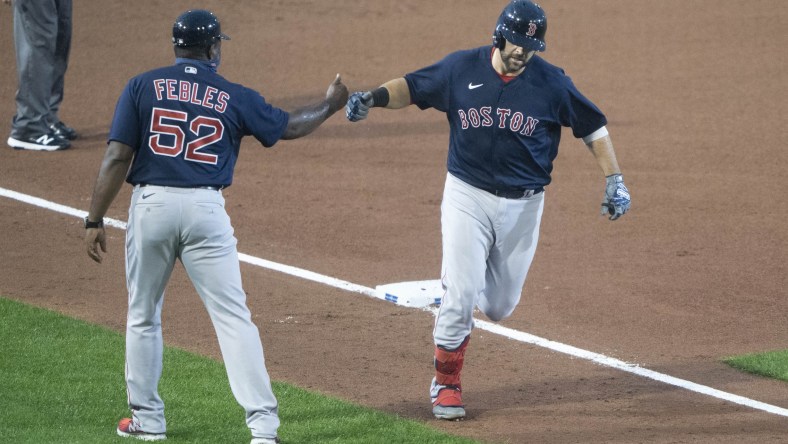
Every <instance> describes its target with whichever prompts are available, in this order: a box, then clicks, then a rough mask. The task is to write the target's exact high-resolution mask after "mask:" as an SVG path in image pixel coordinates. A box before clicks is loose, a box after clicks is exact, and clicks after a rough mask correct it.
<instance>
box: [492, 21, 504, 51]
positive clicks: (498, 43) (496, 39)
mask: <svg viewBox="0 0 788 444" xmlns="http://www.w3.org/2000/svg"><path fill="white" fill-rule="evenodd" d="M500 27H501V25H498V26H496V27H495V31H494V32H493V46H494V47H496V48H498V49H503V48H505V47H506V39H505V38H504V37H503V34H502V33H501V30H500V29H499V28H500Z"/></svg>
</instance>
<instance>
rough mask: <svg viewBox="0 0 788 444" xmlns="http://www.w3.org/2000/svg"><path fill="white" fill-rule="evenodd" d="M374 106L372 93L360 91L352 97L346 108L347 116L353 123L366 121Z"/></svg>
mask: <svg viewBox="0 0 788 444" xmlns="http://www.w3.org/2000/svg"><path fill="white" fill-rule="evenodd" d="M372 105H374V100H372V91H363V92H362V91H358V92H354V93H353V94H351V96H350V100H348V101H347V106H345V115H346V116H347V119H348V120H350V121H351V122H358V121H359V120H364V119H366V118H367V114H369V109H370V108H372Z"/></svg>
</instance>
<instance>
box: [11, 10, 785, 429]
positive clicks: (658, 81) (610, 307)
mask: <svg viewBox="0 0 788 444" xmlns="http://www.w3.org/2000/svg"><path fill="white" fill-rule="evenodd" d="M541 4H542V6H543V7H544V8H545V10H546V11H547V14H548V21H549V30H548V33H547V43H548V51H547V52H546V53H544V57H545V58H546V59H547V60H548V61H549V62H551V63H554V64H556V65H558V66H561V67H563V68H564V69H565V70H566V72H567V73H568V74H569V75H570V76H571V77H572V79H573V80H574V81H575V83H576V84H577V85H578V86H579V87H580V89H581V90H582V91H584V92H585V93H586V94H587V95H588V96H589V97H590V98H591V99H592V100H593V101H595V102H596V103H597V104H598V105H599V106H600V107H601V108H602V109H603V111H605V113H606V114H607V116H608V118H609V120H610V124H609V127H608V128H609V129H610V132H611V136H612V138H613V142H614V144H615V146H616V149H617V152H618V156H619V161H620V163H621V166H622V168H623V171H624V175H625V176H626V177H627V185H628V186H629V187H630V191H631V192H632V196H633V207H632V210H631V213H629V214H627V215H626V216H625V217H624V218H622V219H621V220H620V221H617V222H615V223H611V222H609V221H607V220H605V219H604V218H601V217H598V216H597V214H596V212H597V208H598V205H599V201H600V199H601V196H602V192H603V184H604V182H603V180H602V178H601V177H600V176H601V175H600V173H599V171H598V170H597V167H596V165H595V163H594V161H593V158H592V157H591V156H590V155H589V154H588V153H587V152H586V151H587V150H586V149H585V148H584V147H583V144H582V143H581V142H578V141H576V140H574V139H573V138H572V137H571V133H569V132H567V133H565V134H564V140H563V141H562V145H561V151H560V154H559V157H558V159H557V162H556V169H555V175H554V181H553V183H552V184H551V185H550V186H549V188H548V190H547V194H546V204H545V206H546V208H545V216H544V219H543V223H542V233H541V239H540V246H539V249H538V250H537V254H536V258H535V261H534V265H533V267H532V269H531V272H530V273H529V278H528V282H527V283H526V286H525V289H524V293H523V300H522V302H521V304H520V306H519V307H518V309H517V310H516V311H515V314H514V316H513V317H512V318H510V319H508V320H506V321H504V322H502V323H501V324H502V325H503V326H504V327H507V328H510V329H513V330H516V331H520V332H527V333H530V334H533V335H536V336H538V337H541V338H546V339H549V340H552V341H556V342H559V343H563V344H568V345H571V346H575V347H579V348H581V349H584V350H590V351H592V352H595V353H599V354H602V355H605V356H607V357H610V358H613V359H619V360H621V361H625V362H628V363H633V364H638V365H639V366H641V367H643V368H646V369H650V370H654V371H656V372H659V373H661V374H666V375H670V376H673V377H676V378H680V379H683V380H687V381H691V382H694V383H697V384H701V385H703V386H708V387H711V388H713V389H717V390H720V391H723V392H726V393H731V394H735V395H740V396H743V397H746V398H748V399H752V400H755V401H759V402H763V403H767V404H769V405H773V406H777V407H779V408H783V409H785V408H788V401H786V400H788V384H785V383H781V382H775V381H771V380H767V379H765V378H759V377H754V376H750V375H746V374H742V373H739V372H738V371H735V370H733V369H730V368H729V367H727V366H726V365H724V364H722V363H721V362H720V359H721V358H723V357H725V356H730V355H737V354H742V353H749V352H759V351H766V350H776V349H785V348H786V344H788V327H786V325H788V292H787V290H786V288H788V277H787V276H788V265H786V264H788V224H787V223H786V220H788V199H785V190H786V189H788V173H786V168H785V165H787V164H788V151H786V149H785V147H786V146H788V130H786V129H785V122H786V115H787V114H786V105H785V84H786V83H787V82H786V81H788V74H786V73H785V61H786V59H785V47H786V46H788V35H786V33H785V31H784V30H785V27H786V24H787V23H786V22H788V3H786V2H783V1H782V0H757V1H751V2H734V1H728V0H698V1H693V2H686V1H679V0H663V1H660V2H652V1H645V0H630V1H622V0H585V1H579V0H575V1H562V2H559V1H543V2H541ZM504 5H505V1H494V2H474V1H470V0H461V1H443V0H435V1H430V2H423V1H418V0H401V1H398V2H396V3H393V2H383V1H374V2H372V1H371V2H358V1H355V2H351V1H345V0H337V1H333V2H321V1H317V0H314V1H309V0H303V1H278V0H277V1H265V2H240V1H233V2H219V1H207V2H203V3H200V4H199V5H197V4H194V3H189V2H184V1H180V0H178V1H168V2H163V1H154V0H143V1H137V2H133V5H132V4H131V3H130V2H122V1H119V0H108V1H96V0H80V1H78V2H75V5H74V20H75V22H74V37H73V42H72V56H71V62H70V67H69V71H68V73H67V77H66V95H65V101H64V103H63V107H62V111H61V117H62V118H63V120H64V121H66V122H67V123H68V124H69V125H72V126H74V127H75V128H77V129H78V130H79V131H80V133H81V134H82V136H83V137H82V138H80V139H79V140H77V141H76V142H75V143H74V146H73V148H72V149H70V150H67V151H63V152H56V153H34V152H21V151H14V150H11V149H9V148H7V147H4V148H0V188H3V189H7V190H13V191H17V192H20V193H25V194H28V195H32V196H37V197H40V198H43V199H46V200H48V201H51V202H56V203H59V204H62V205H66V206H68V207H73V208H77V209H82V210H86V209H87V207H88V204H89V199H90V195H91V192H92V186H93V181H94V180H95V176H96V173H97V171H98V167H99V164H100V162H101V159H102V157H103V154H104V148H105V142H106V136H107V132H108V129H109V124H110V120H111V118H112V111H113V109H114V105H115V100H116V99H117V95H118V94H119V93H120V91H121V89H122V88H123V85H124V84H125V82H126V81H127V80H128V78H129V77H131V76H133V75H135V74H137V73H139V72H141V71H143V70H147V69H150V68H154V67H157V66H160V65H164V64H168V63H171V61H172V50H171V46H170V44H169V33H170V27H171V24H172V20H173V19H174V18H175V17H176V16H177V15H178V13H180V12H182V11H183V10H185V9H188V8H189V7H195V6H199V7H206V8H208V9H212V10H213V11H215V12H216V13H217V15H218V16H219V17H220V18H221V19H222V25H223V30H224V31H225V32H226V33H227V34H229V35H230V36H231V37H232V40H231V41H229V42H226V44H225V45H224V46H223V64H222V67H221V70H220V72H221V73H222V74H223V75H224V76H225V77H227V78H228V79H230V80H233V81H236V82H239V83H243V84H246V85H248V86H250V87H254V88H255V89H257V90H259V91H260V92H261V93H262V94H263V95H264V96H265V97H266V98H267V100H268V101H269V102H271V103H273V104H274V105H277V106H281V107H284V108H286V109H287V108H292V107H295V106H298V105H300V104H304V103H306V102H308V101H311V100H315V99H317V98H318V97H320V96H322V95H323V94H324V92H325V88H326V87H327V86H328V84H329V82H330V81H331V80H332V79H333V76H334V75H335V74H336V73H337V72H339V73H341V74H342V77H343V80H344V81H345V83H346V84H348V86H349V88H350V89H351V90H357V89H368V88H371V87H374V86H377V85H378V84H380V83H382V82H384V81H386V80H389V79H391V78H393V77H397V76H401V75H402V74H404V73H406V72H408V71H411V70H413V69H416V68H419V67H421V66H424V65H427V64H429V63H432V62H434V61H436V60H437V59H439V58H441V57H442V56H444V55H445V54H447V53H449V52H451V51H454V50H458V49H463V48H470V47H474V46H480V45H484V44H488V43H489V36H490V34H491V32H492V28H493V25H494V23H495V20H496V18H497V15H498V13H499V12H500V10H501V8H502V7H503V6H504ZM11 24H12V14H11V8H9V7H7V6H5V5H0V48H2V49H3V50H4V53H5V54H7V55H8V57H7V63H5V64H3V65H2V66H0V116H2V117H0V134H2V135H4V137H5V135H7V134H8V132H9V130H10V120H11V117H12V115H13V113H14V93H15V90H16V77H15V75H16V74H15V66H14V63H13V57H12V54H13V40H12V25H11ZM447 142H448V126H447V124H446V121H445V118H444V116H443V115H441V114H440V113H438V112H436V111H423V112H422V111H419V110H417V109H416V108H415V107H411V108H409V109H406V110H403V111H399V112H387V111H384V110H378V112H376V113H372V115H371V117H370V118H369V119H368V120H367V121H366V122H363V123H362V124H353V125H351V124H350V123H348V122H347V121H345V120H344V118H343V117H342V116H341V115H339V114H338V115H337V116H335V117H334V118H332V119H331V120H330V121H329V122H327V123H326V125H325V126H324V127H322V128H321V129H319V130H318V131H317V132H315V134H313V135H311V136H309V137H307V138H305V139H301V140H297V141H282V142H280V143H278V144H277V145H276V146H275V147H274V148H273V149H270V150H266V149H263V148H261V147H259V145H257V144H256V143H255V142H254V141H252V140H251V139H250V140H246V141H245V142H244V143H243V146H242V155H241V158H240V161H239V165H238V168H237V170H236V175H235V183H234V184H233V186H232V187H230V188H229V189H227V190H225V192H224V194H225V197H226V199H227V207H228V211H229V213H230V216H231V217H232V219H233V223H234V226H235V228H236V237H237V238H238V240H239V251H241V252H243V253H246V254H249V255H251V256H254V257H259V258H264V259H267V260H270V261H275V262H278V263H282V264H287V265H292V266H295V267H299V268H301V269H305V270H311V271H313V272H316V273H320V274H322V275H326V276H333V277H336V278H339V279H343V280H346V281H349V282H353V283H355V284H358V285H362V286H366V287H370V288H374V287H375V286H376V285H379V284H386V283H391V282H403V281H412V280H423V279H435V278H437V275H438V273H439V271H440V225H439V223H440V220H439V212H440V209H439V205H440V199H441V192H442V186H443V180H444V178H445V158H446V147H447ZM129 191H130V190H129V187H126V188H124V190H122V191H121V194H120V196H118V198H117V199H116V201H115V203H114V205H113V206H112V208H111V209H110V212H109V214H108V216H109V217H113V218H117V219H120V220H126V209H127V205H128V198H129ZM0 214H1V215H2V216H0V294H2V295H3V296H5V297H10V298H13V299H17V300H22V301H26V302H29V303H32V304H35V305H39V306H43V307H48V308H54V309H56V310H58V311H61V312H63V313H66V314H69V315H71V316H75V317H78V318H81V319H85V320H88V321H91V322H96V323H101V324H104V325H107V326H109V327H111V328H114V329H117V330H119V331H122V330H123V328H124V323H125V310H126V293H125V283H124V276H123V273H124V272H123V268H124V260H123V237H124V232H123V231H121V230H117V229H110V230H109V231H108V235H109V236H110V239H109V253H108V255H107V257H106V259H105V262H104V263H103V264H102V265H97V264H95V263H93V262H92V261H91V260H90V259H89V258H88V257H87V255H86V254H85V252H84V248H83V245H82V235H83V231H84V230H83V229H82V227H81V223H80V221H79V220H78V219H77V218H76V217H73V216H67V215H63V214H60V213H56V212H52V211H49V210H46V209H43V208H39V207H35V206H31V205H28V204H26V203H23V202H20V201H18V200H15V199H9V198H6V197H0ZM242 272H243V278H244V286H245V288H246V290H247V292H248V298H249V305H250V308H251V309H252V311H253V313H254V315H255V321H256V322H257V324H258V326H259V327H260V330H261V334H262V338H263V344H264V346H265V350H266V359H267V363H268V366H269V371H270V373H271V375H272V377H273V378H275V379H278V380H283V381H287V382H291V383H295V384H298V385H300V386H304V387H307V388H310V389H315V390H319V391H321V392H324V393H329V394H332V395H337V396H340V397H342V398H345V399H348V400H351V401H354V402H358V403H361V404H363V405H366V406H370V407H374V408H378V409H381V410H384V411H387V412H392V413H396V414H399V415H402V416H405V417H408V418H414V419H417V420H421V421H424V422H426V423H428V424H430V425H432V426H434V427H437V428H440V429H442V430H447V431H450V432H452V433H456V434H459V435H465V436H469V437H473V438H477V439H480V440H482V441H484V442H491V443H572V442H621V443H630V442H643V443H677V442H714V443H762V442H784V441H785V440H786V436H788V418H786V417H784V416H780V415H776V414H772V413H768V412H764V411H762V410H758V409H754V408H750V407H746V406H742V405H739V404H734V403H731V402H728V401H724V400H721V399H718V398H714V397H710V396H706V395H703V394H699V393H695V392H691V391H688V390H685V389H682V388H680V387H676V386H674V385H669V384H665V383H662V382H658V381H655V380H652V379H648V378H643V377H640V376H638V375H634V374H631V373H626V372H622V371H620V370H616V369H613V368H610V367H606V366H604V365H599V364H595V363H592V362H589V361H587V360H584V359H577V358H572V357H570V356H568V355H565V354H563V353H558V352H555V351H552V350H550V349H546V348H544V347H540V346H535V345H532V344H526V343H522V342H518V341H515V340H511V339H506V338H504V337H501V336H499V335H496V334H493V333H491V332H489V331H486V330H481V329H477V331H475V332H474V336H473V339H472V341H471V345H470V348H469V350H468V353H467V360H466V370H465V371H464V374H463V376H464V381H463V383H464V389H465V394H464V397H465V400H466V403H467V404H468V413H469V418H468V420H466V421H463V422H460V423H447V422H437V421H435V420H433V419H431V415H430V409H429V402H428V393H427V389H428V385H429V380H430V377H431V356H432V345H431V340H432V338H431V330H432V320H433V318H432V316H431V315H430V314H429V313H428V312H425V311H421V310H414V309H408V308H403V307H399V306H396V305H394V304H391V303H389V302H384V301H379V300H376V299H373V298H369V297H366V296H363V295H359V294H356V293H351V292H347V291H343V290H340V289H337V288H334V287H329V286H325V285H322V284H320V283H317V282H312V281H306V280H302V279H297V278H294V277H292V276H289V275H286V274H282V273H279V272H275V271H270V270H267V269H262V268H259V267H254V266H251V265H248V264H243V265H242ZM478 316H480V319H483V318H481V316H482V315H478ZM163 322H164V329H165V340H166V341H167V343H169V344H172V345H177V346H179V347H183V348H187V349H190V350H194V351H197V352H201V353H204V354H206V355H209V356H212V357H215V358H219V350H218V347H217V344H216V340H215V337H214V334H213V330H212V328H211V326H210V322H209V320H208V317H207V315H206V313H205V310H204V309H203V307H202V306H201V304H200V302H199V298H198V297H197V295H196V293H195V292H194V290H193V289H192V288H191V286H190V284H189V282H188V280H187V279H186V276H185V273H184V272H183V269H182V267H180V266H178V267H177V269H176V272H175V274H174V278H173V280H172V282H171V283H170V286H169V288H168V293H167V296H166V303H165V308H164V320H163ZM118 352H119V353H122V350H119V351H118ZM118 371H122V369H119V370H118ZM281 408H283V409H286V408H287V406H286V405H283V406H281ZM286 427H287V424H284V425H283V430H286Z"/></svg>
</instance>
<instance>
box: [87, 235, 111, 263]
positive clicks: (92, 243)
mask: <svg viewBox="0 0 788 444" xmlns="http://www.w3.org/2000/svg"><path fill="white" fill-rule="evenodd" d="M85 244H86V245H87V247H88V256H90V258H91V259H93V260H94V261H96V262H98V263H101V260H102V259H103V257H102V256H101V253H99V251H98V249H99V247H100V248H101V251H103V252H104V253H106V252H107V236H106V233H105V232H104V227H100V228H88V229H87V230H85Z"/></svg>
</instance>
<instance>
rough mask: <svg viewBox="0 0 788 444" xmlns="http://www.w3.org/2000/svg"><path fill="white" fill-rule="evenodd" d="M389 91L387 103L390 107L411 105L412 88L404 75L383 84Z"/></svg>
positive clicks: (396, 107) (397, 107)
mask: <svg viewBox="0 0 788 444" xmlns="http://www.w3.org/2000/svg"><path fill="white" fill-rule="evenodd" d="M381 87H382V88H386V89H387V90H388V92H389V102H388V103H387V104H386V106H385V107H386V108H388V109H400V108H405V107H406V106H408V105H410V88H408V82H407V81H406V80H405V78H404V77H400V78H397V79H394V80H389V81H388V82H386V83H384V84H383V85H381Z"/></svg>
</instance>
